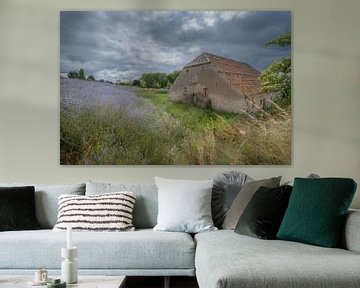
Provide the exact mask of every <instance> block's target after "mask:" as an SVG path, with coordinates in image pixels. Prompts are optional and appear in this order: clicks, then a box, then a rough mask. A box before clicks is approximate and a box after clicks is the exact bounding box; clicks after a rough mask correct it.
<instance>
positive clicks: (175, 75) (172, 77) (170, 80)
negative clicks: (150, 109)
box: [167, 70, 180, 84]
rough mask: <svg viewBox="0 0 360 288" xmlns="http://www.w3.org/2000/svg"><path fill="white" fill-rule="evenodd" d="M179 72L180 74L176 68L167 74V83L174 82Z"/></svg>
mask: <svg viewBox="0 0 360 288" xmlns="http://www.w3.org/2000/svg"><path fill="white" fill-rule="evenodd" d="M179 74H180V71H178V70H175V71H174V72H172V73H169V74H168V75H167V78H168V81H169V83H170V84H173V83H174V82H175V80H176V78H177V77H178V76H179Z"/></svg>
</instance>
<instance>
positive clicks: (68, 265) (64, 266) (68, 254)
mask: <svg viewBox="0 0 360 288" xmlns="http://www.w3.org/2000/svg"><path fill="white" fill-rule="evenodd" d="M77 255H78V250H77V247H72V248H61V257H63V258H65V259H64V260H63V261H62V262H61V279H62V281H64V282H66V283H67V284H73V283H77V278H78V269H77V263H76V261H75V257H76V256H77Z"/></svg>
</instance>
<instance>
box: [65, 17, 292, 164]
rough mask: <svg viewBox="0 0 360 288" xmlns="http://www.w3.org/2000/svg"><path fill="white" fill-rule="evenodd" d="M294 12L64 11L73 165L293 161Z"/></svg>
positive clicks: (68, 157) (68, 143)
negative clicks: (292, 78)
mask: <svg viewBox="0 0 360 288" xmlns="http://www.w3.org/2000/svg"><path fill="white" fill-rule="evenodd" d="M291 67H292V65H291V12H290V11H61V12H60V164H61V165H289V164H291V139H292V137H291V130H292V129H291V128H292V117H291V109H292V105H291V100H292V94H291V91H292V89H291V83H292V82H291V75H292V73H291Z"/></svg>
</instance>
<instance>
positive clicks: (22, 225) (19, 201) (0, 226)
mask: <svg viewBox="0 0 360 288" xmlns="http://www.w3.org/2000/svg"><path fill="white" fill-rule="evenodd" d="M34 194H35V188H34V187H33V186H27V187H0V231H12V230H34V229H39V228H40V224H39V222H38V221H37V219H36V215H35V195H34Z"/></svg>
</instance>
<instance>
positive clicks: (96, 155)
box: [60, 78, 182, 165]
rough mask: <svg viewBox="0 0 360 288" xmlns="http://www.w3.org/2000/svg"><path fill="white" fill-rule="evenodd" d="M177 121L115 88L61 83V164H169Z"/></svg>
mask: <svg viewBox="0 0 360 288" xmlns="http://www.w3.org/2000/svg"><path fill="white" fill-rule="evenodd" d="M181 130H182V129H181V128H180V126H179V122H178V121H176V120H175V119H172V118H171V117H169V116H168V115H166V114H164V113H161V112H160V111H159V110H158V109H156V108H155V107H154V106H153V105H152V104H151V103H150V102H149V101H146V100H145V99H142V98H138V97H137V96H136V95H135V93H134V92H133V91H131V90H128V89H124V88H122V87H119V86H118V85H114V84H107V83H99V82H90V81H83V80H78V79H64V78H62V79H61V80H60V163H61V164H65V165H96V164H100V165H122V164H139V165H143V164H170V163H169V161H170V160H169V159H168V158H167V157H165V156H164V155H165V154H166V153H167V152H168V149H170V147H173V145H176V142H178V140H179V138H181V137H182V136H181Z"/></svg>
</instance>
